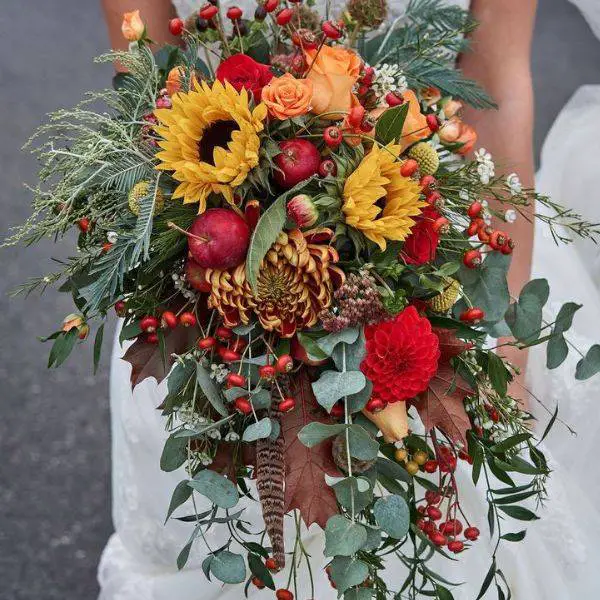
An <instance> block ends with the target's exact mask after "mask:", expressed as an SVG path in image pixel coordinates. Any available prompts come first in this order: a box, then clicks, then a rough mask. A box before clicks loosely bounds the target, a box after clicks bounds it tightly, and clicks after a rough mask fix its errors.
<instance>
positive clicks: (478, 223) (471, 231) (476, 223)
mask: <svg viewBox="0 0 600 600" xmlns="http://www.w3.org/2000/svg"><path fill="white" fill-rule="evenodd" d="M482 227H485V221H484V220H483V219H480V218H476V219H473V220H472V221H471V223H469V227H468V228H467V234H468V235H469V237H471V236H473V235H475V234H476V233H477V232H478V231H479V230H480V229H481V228H482Z"/></svg>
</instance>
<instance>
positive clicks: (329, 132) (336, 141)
mask: <svg viewBox="0 0 600 600" xmlns="http://www.w3.org/2000/svg"><path fill="white" fill-rule="evenodd" d="M323 139H324V140H325V143H326V144H327V146H329V147H330V148H337V147H338V146H339V145H340V144H341V143H342V141H343V139H344V136H343V135H342V132H341V130H340V128H339V127H336V126H335V125H331V126H330V127H327V128H326V129H325V131H323Z"/></svg>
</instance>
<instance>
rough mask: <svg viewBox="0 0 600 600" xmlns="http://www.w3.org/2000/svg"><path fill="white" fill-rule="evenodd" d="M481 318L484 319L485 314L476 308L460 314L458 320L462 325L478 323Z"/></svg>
mask: <svg viewBox="0 0 600 600" xmlns="http://www.w3.org/2000/svg"><path fill="white" fill-rule="evenodd" d="M483 317H485V313H484V312H483V311H482V310H481V308H478V307H476V306H474V307H473V308H468V309H467V310H465V311H463V312H462V313H460V320H461V321H463V322H464V323H479V321H481V320H482V319H483Z"/></svg>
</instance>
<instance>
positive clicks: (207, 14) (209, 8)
mask: <svg viewBox="0 0 600 600" xmlns="http://www.w3.org/2000/svg"><path fill="white" fill-rule="evenodd" d="M218 12H219V9H218V8H217V7H216V6H215V5H214V4H210V3H209V4H205V5H204V6H203V7H202V8H201V9H200V10H199V11H198V15H199V16H200V17H202V18H203V19H206V20H207V21H210V20H211V19H212V18H213V17H215V16H216V15H217V13H218Z"/></svg>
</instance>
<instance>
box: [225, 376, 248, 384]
mask: <svg viewBox="0 0 600 600" xmlns="http://www.w3.org/2000/svg"><path fill="white" fill-rule="evenodd" d="M246 383H247V381H246V378H245V377H244V376H243V375H242V374H241V373H228V374H227V385H228V386H231V387H244V386H245V385H246Z"/></svg>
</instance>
